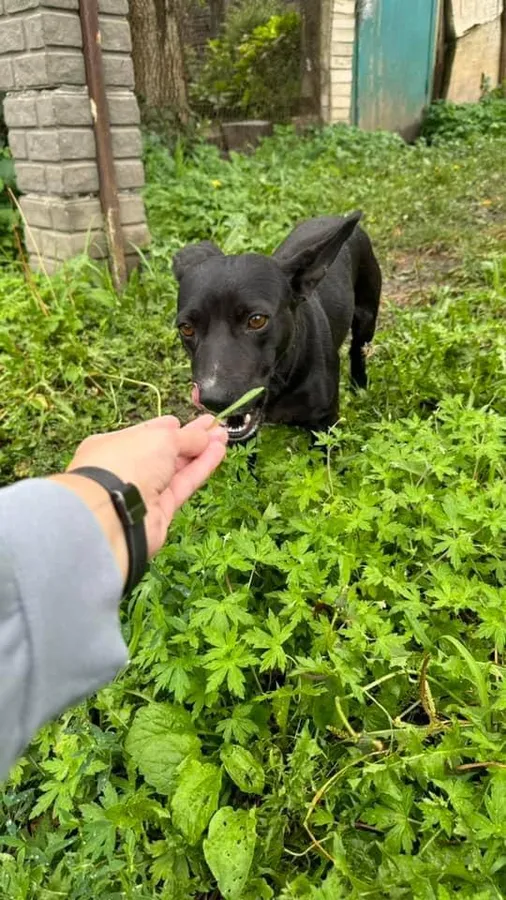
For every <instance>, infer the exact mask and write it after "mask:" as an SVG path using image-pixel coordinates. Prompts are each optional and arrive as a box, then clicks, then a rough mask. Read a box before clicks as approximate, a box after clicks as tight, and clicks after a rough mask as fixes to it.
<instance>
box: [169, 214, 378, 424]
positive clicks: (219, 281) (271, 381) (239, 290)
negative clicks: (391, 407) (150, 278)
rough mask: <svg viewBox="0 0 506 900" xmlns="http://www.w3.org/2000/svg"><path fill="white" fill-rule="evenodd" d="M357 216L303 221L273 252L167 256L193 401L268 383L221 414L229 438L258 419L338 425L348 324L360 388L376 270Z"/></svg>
mask: <svg viewBox="0 0 506 900" xmlns="http://www.w3.org/2000/svg"><path fill="white" fill-rule="evenodd" d="M360 217H361V213H358V212H357V213H353V214H352V215H350V216H348V217H347V218H342V217H322V218H318V219H310V220H309V221H307V222H304V223H303V224H301V225H299V226H298V227H297V228H295V230H294V231H293V232H292V233H291V234H290V235H289V236H288V237H287V239H286V240H285V241H284V242H283V243H282V244H281V246H280V247H278V249H277V250H275V252H274V254H273V255H272V257H266V256H261V255H260V254H255V253H245V254H242V255H240V256H225V255H224V254H223V253H222V252H221V250H219V249H218V247H216V246H215V245H214V244H212V243H211V242H209V241H203V242H202V243H200V244H195V245H191V246H188V247H185V248H184V249H183V250H181V251H179V253H177V254H176V256H175V257H174V273H175V275H176V278H177V279H178V281H179V283H180V287H179V297H178V315H177V324H178V327H179V331H180V334H181V338H182V341H183V344H184V346H185V348H186V350H187V352H188V353H189V355H190V357H191V361H192V373H193V381H194V390H193V395H192V397H193V400H194V402H195V403H196V404H197V405H198V406H204V407H205V408H206V409H208V410H211V411H212V412H215V413H216V412H220V411H222V410H224V409H225V408H226V407H227V406H230V405H231V404H232V403H234V401H236V400H238V399H239V398H240V397H242V396H243V395H244V394H245V393H246V392H247V391H249V390H250V389H251V388H254V387H259V386H263V387H265V392H264V393H263V394H261V395H260V397H258V398H257V399H256V400H254V401H253V403H252V404H251V405H250V406H249V407H248V408H243V409H241V415H235V416H231V417H230V418H229V419H228V420H227V427H228V431H229V437H230V440H231V441H233V442H244V441H247V440H248V439H249V438H250V437H252V436H253V434H254V433H255V432H256V431H257V429H258V427H259V425H260V424H261V422H262V421H263V420H265V421H267V422H278V423H284V424H287V425H298V426H302V427H303V428H306V429H309V430H311V431H323V430H325V429H327V428H329V427H330V426H331V425H333V424H335V422H336V421H337V419H338V411H339V348H340V346H341V344H342V343H343V341H344V339H345V338H346V336H347V334H348V332H349V331H350V328H351V349H350V362H351V379H352V384H353V385H354V386H356V387H361V388H365V387H366V385H367V375H366V367H365V357H364V344H366V343H368V342H369V341H371V340H372V337H373V335H374V331H375V327H376V317H377V314H378V306H379V301H380V294H381V271H380V268H379V266H378V263H377V261H376V257H375V256H374V253H373V250H372V246H371V242H370V240H369V238H368V236H367V234H366V233H365V232H364V231H363V230H362V229H361V228H360V227H359V226H358V221H359V219H360Z"/></svg>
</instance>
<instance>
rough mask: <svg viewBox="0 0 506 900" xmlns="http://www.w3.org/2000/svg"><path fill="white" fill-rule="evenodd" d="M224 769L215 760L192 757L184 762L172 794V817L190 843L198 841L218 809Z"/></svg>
mask: <svg viewBox="0 0 506 900" xmlns="http://www.w3.org/2000/svg"><path fill="white" fill-rule="evenodd" d="M220 790H221V771H220V769H218V767H217V766H213V764H212V763H201V762H199V760H198V759H190V760H188V762H187V763H186V764H185V765H184V766H183V768H182V770H181V772H180V775H179V781H178V786H177V788H176V791H175V793H174V796H173V798H172V821H173V823H174V826H175V827H176V828H177V829H178V831H180V832H181V833H182V834H183V835H184V836H185V838H186V840H187V841H188V843H189V844H196V843H197V841H198V839H199V837H200V835H201V834H202V832H203V831H204V829H205V828H207V825H208V824H209V820H210V818H211V816H212V815H213V814H214V813H215V812H216V810H217V809H218V800H219V796H220Z"/></svg>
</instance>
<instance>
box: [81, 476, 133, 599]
mask: <svg viewBox="0 0 506 900" xmlns="http://www.w3.org/2000/svg"><path fill="white" fill-rule="evenodd" d="M69 475H83V476H84V477H85V478H91V480H92V481H96V482H97V484H100V485H101V486H102V487H103V488H105V490H106V491H107V492H108V494H109V496H110V498H111V501H112V504H113V506H114V509H115V510H116V512H117V514H118V517H119V520H120V522H121V524H122V526H123V531H124V532H125V540H126V544H127V549H128V560H129V564H128V576H127V580H126V585H125V590H124V594H123V596H125V597H126V596H127V595H128V594H129V593H130V592H131V591H132V590H133V588H134V587H135V586H136V585H137V584H138V583H139V581H140V580H141V578H142V576H143V575H144V572H145V571H146V567H147V564H148V548H147V541H146V528H145V525H144V517H145V515H146V512H147V510H146V506H145V504H144V500H143V499H142V497H141V494H140V491H139V489H138V488H136V486H135V484H125V482H124V481H122V480H121V478H118V477H117V475H114V474H113V473H112V472H109V471H108V469H100V468H98V467H97V466H81V467H80V468H77V469H71V471H70V472H69Z"/></svg>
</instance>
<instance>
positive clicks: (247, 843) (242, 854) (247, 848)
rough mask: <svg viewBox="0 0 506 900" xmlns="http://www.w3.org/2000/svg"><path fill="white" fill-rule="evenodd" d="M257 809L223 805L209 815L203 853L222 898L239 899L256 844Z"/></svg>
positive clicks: (228, 899)
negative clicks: (209, 819) (234, 807)
mask: <svg viewBox="0 0 506 900" xmlns="http://www.w3.org/2000/svg"><path fill="white" fill-rule="evenodd" d="M255 825H256V810H254V809H250V810H249V811H247V810H245V809H232V807H231V806H224V807H222V809H219V810H218V812H217V813H216V814H215V815H214V816H213V818H212V819H211V824H210V825H209V836H208V837H207V838H206V840H205V841H204V844H203V846H204V856H205V859H206V862H207V865H208V866H209V868H210V869H211V872H212V873H213V875H214V877H215V878H216V881H217V882H218V887H219V889H220V891H221V893H222V894H223V897H224V900H241V898H242V896H243V891H244V888H245V886H246V882H247V880H248V876H249V873H250V869H251V863H252V862H253V854H254V852H255V844H256V839H257V835H256V827H255Z"/></svg>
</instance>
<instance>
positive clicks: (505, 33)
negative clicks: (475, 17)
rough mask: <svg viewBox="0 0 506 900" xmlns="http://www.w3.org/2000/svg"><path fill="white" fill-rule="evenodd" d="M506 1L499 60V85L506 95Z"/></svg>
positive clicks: (505, 2)
mask: <svg viewBox="0 0 506 900" xmlns="http://www.w3.org/2000/svg"><path fill="white" fill-rule="evenodd" d="M505 82H506V0H504V8H503V11H502V16H501V56H500V59H499V85H500V86H501V87H502V89H503V92H504V94H505V95H506V87H505Z"/></svg>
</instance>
